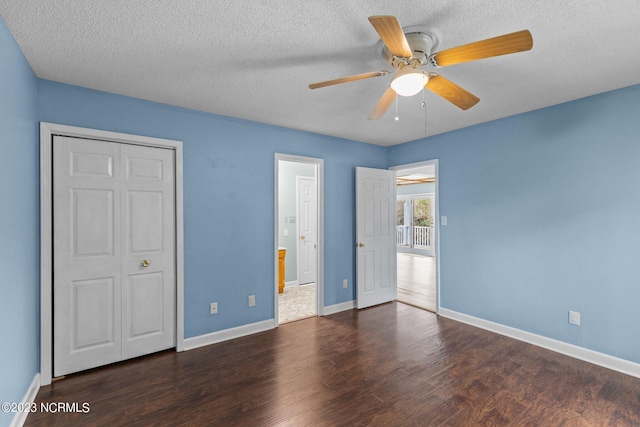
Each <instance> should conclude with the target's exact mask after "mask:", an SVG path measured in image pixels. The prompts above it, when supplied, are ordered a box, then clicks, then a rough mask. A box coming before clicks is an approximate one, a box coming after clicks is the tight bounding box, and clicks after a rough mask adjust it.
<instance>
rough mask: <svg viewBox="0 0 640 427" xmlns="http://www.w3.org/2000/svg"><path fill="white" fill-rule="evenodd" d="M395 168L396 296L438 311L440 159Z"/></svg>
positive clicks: (407, 301) (420, 306)
mask: <svg viewBox="0 0 640 427" xmlns="http://www.w3.org/2000/svg"><path fill="white" fill-rule="evenodd" d="M392 169H393V170H395V171H396V194H397V198H396V212H395V214H396V230H395V233H396V249H397V287H398V291H397V300H398V301H400V302H403V303H406V304H410V305H413V306H416V307H419V308H422V309H425V310H429V311H432V312H435V313H437V312H438V310H439V305H440V304H439V277H438V231H439V229H438V221H437V218H438V181H437V176H438V162H437V160H430V161H426V162H420V163H413V164H409V165H401V166H396V167H393V168H392Z"/></svg>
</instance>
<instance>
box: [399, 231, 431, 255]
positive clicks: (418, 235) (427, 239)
mask: <svg viewBox="0 0 640 427" xmlns="http://www.w3.org/2000/svg"><path fill="white" fill-rule="evenodd" d="M412 229H413V233H412V232H411V230H412ZM432 236H433V227H422V226H414V227H412V226H410V225H398V226H396V245H398V246H405V247H413V248H416V249H426V250H431V245H432Z"/></svg>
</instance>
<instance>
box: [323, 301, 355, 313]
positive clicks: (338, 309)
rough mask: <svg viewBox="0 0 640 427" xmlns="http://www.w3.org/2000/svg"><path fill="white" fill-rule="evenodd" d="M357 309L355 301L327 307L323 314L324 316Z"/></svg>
mask: <svg viewBox="0 0 640 427" xmlns="http://www.w3.org/2000/svg"><path fill="white" fill-rule="evenodd" d="M354 307H355V302H354V301H347V302H341V303H340V304H335V305H329V306H325V307H324V310H323V312H322V315H323V316H328V315H330V314H336V313H340V312H341V311H347V310H351V309H352V308H354Z"/></svg>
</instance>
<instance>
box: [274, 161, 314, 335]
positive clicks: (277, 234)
mask: <svg viewBox="0 0 640 427" xmlns="http://www.w3.org/2000/svg"><path fill="white" fill-rule="evenodd" d="M280 160H284V161H289V162H298V163H308V164H312V165H315V166H316V189H317V193H316V195H317V198H318V217H317V218H318V224H317V229H316V230H317V235H316V238H317V243H318V250H317V251H316V256H317V257H318V262H317V264H316V265H317V273H316V277H317V281H316V313H317V314H318V316H324V159H319V158H316V157H305V156H296V155H293V154H282V153H275V155H274V174H273V176H274V182H273V189H274V191H273V193H274V199H273V209H274V217H273V273H274V274H273V289H274V302H273V307H274V313H273V327H274V328H277V327H278V325H279V323H280V322H279V319H278V238H279V237H280V223H279V221H278V218H280V212H279V207H278V200H279V196H280V194H279V189H278V183H279V174H280V168H279V162H280Z"/></svg>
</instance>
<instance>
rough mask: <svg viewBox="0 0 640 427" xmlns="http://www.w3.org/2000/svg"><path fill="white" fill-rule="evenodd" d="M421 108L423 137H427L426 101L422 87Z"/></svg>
mask: <svg viewBox="0 0 640 427" xmlns="http://www.w3.org/2000/svg"><path fill="white" fill-rule="evenodd" d="M422 109H423V110H424V137H425V138H426V137H427V103H426V102H425V101H424V88H422Z"/></svg>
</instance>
